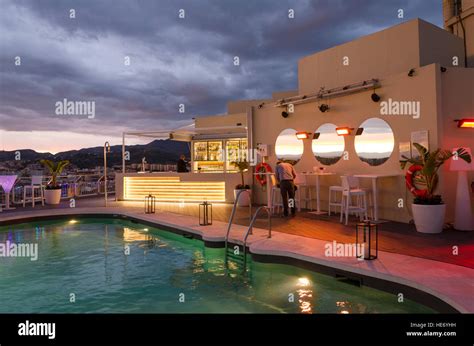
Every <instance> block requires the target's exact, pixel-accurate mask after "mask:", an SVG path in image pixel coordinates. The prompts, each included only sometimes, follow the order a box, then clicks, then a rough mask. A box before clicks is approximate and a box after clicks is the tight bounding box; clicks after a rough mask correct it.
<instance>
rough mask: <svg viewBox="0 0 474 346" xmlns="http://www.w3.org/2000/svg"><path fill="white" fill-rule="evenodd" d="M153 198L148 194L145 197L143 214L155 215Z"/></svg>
mask: <svg viewBox="0 0 474 346" xmlns="http://www.w3.org/2000/svg"><path fill="white" fill-rule="evenodd" d="M155 202H156V198H155V196H152V195H151V194H149V195H148V196H146V197H145V214H154V213H155Z"/></svg>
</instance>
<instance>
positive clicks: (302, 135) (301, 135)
mask: <svg viewBox="0 0 474 346" xmlns="http://www.w3.org/2000/svg"><path fill="white" fill-rule="evenodd" d="M309 135H310V133H308V132H306V131H298V132H296V138H298V139H308V138H309Z"/></svg>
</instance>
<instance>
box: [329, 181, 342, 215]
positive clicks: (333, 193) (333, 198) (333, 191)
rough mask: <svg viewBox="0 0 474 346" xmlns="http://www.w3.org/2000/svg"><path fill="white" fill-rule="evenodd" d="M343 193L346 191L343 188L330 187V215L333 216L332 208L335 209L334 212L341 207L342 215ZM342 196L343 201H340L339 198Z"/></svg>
mask: <svg viewBox="0 0 474 346" xmlns="http://www.w3.org/2000/svg"><path fill="white" fill-rule="evenodd" d="M342 191H344V189H343V187H342V186H337V185H332V186H329V205H328V215H329V216H331V207H335V208H334V210H335V211H337V210H336V208H337V207H339V211H340V212H341V214H342ZM339 193H340V195H341V199H340V200H338V199H337V197H338V195H339Z"/></svg>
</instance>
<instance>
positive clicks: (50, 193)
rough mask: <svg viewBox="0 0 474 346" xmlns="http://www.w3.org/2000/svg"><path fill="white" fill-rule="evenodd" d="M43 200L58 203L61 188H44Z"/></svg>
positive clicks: (48, 202)
mask: <svg viewBox="0 0 474 346" xmlns="http://www.w3.org/2000/svg"><path fill="white" fill-rule="evenodd" d="M44 201H45V202H46V204H59V202H60V201H61V189H53V190H44Z"/></svg>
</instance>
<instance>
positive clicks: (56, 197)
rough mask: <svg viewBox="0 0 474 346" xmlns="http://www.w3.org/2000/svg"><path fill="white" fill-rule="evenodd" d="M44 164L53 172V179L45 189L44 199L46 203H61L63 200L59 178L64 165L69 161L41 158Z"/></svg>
mask: <svg viewBox="0 0 474 346" xmlns="http://www.w3.org/2000/svg"><path fill="white" fill-rule="evenodd" d="M40 162H41V164H42V165H44V166H45V167H46V168H48V170H49V173H50V174H51V181H50V182H49V184H48V186H46V189H45V191H44V199H45V202H46V204H59V201H60V200H61V185H59V184H58V182H57V178H58V175H60V174H61V172H62V171H63V169H64V167H66V166H67V165H68V164H69V161H67V160H65V161H59V162H53V161H51V160H41V161H40Z"/></svg>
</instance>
